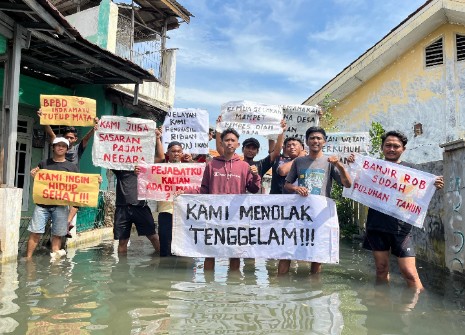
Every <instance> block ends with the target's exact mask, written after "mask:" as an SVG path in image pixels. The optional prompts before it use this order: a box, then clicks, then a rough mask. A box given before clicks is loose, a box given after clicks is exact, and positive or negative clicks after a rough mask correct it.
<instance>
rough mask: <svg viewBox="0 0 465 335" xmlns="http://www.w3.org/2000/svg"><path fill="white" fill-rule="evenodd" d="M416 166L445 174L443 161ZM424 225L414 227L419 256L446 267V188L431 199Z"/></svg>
mask: <svg viewBox="0 0 465 335" xmlns="http://www.w3.org/2000/svg"><path fill="white" fill-rule="evenodd" d="M415 168H416V169H418V170H421V171H425V172H429V173H432V174H434V175H436V176H441V175H443V174H444V172H443V170H444V164H443V161H436V162H430V163H424V164H418V165H416V166H415ZM446 185H447V183H446ZM423 227H424V229H419V228H414V229H413V238H414V241H415V248H416V252H417V257H418V258H419V259H422V260H424V261H426V262H428V263H430V264H434V265H436V266H439V267H441V268H444V267H446V243H445V236H444V189H443V190H438V191H436V193H435V194H434V196H433V198H432V199H431V202H430V205H429V208H428V214H427V216H426V218H425V222H424V224H423Z"/></svg>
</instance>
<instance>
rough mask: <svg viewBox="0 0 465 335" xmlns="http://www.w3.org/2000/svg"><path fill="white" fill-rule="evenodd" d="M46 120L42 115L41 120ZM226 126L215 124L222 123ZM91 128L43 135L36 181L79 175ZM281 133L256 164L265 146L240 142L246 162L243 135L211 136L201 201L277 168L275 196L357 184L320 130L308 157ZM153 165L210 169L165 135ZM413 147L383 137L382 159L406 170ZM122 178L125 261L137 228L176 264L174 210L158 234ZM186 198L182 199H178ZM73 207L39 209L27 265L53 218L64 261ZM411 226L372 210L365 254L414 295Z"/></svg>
mask: <svg viewBox="0 0 465 335" xmlns="http://www.w3.org/2000/svg"><path fill="white" fill-rule="evenodd" d="M38 115H39V117H41V112H40V111H39V112H38ZM220 121H221V119H219V120H217V122H220ZM95 124H96V125H95V127H94V128H92V129H91V130H90V131H89V132H88V133H87V134H86V135H85V136H84V137H83V139H82V140H81V141H80V142H79V141H78V137H77V132H76V129H75V128H74V127H67V128H65V129H64V131H63V134H62V135H59V136H56V135H55V133H54V132H53V130H52V129H51V128H50V126H45V130H46V132H47V133H48V135H49V136H50V140H51V143H52V151H53V154H52V157H51V158H49V159H46V160H44V161H42V162H40V163H39V165H38V166H37V167H35V168H33V169H32V170H31V176H32V177H34V176H35V174H36V173H37V171H38V170H39V169H44V168H46V169H49V170H57V171H68V172H77V171H79V159H80V157H81V156H82V154H83V152H84V150H85V149H86V147H87V144H88V141H89V139H90V137H91V136H92V134H93V132H94V130H95V129H97V127H98V126H97V124H98V119H97V118H96V119H95ZM281 127H282V133H281V134H280V135H279V136H278V138H277V139H276V141H272V140H270V143H269V151H268V155H267V156H266V157H265V158H263V159H261V160H257V161H255V160H254V158H255V157H256V156H257V154H258V153H259V150H260V142H259V141H258V140H257V139H255V138H253V137H252V138H247V139H245V140H244V141H243V142H242V153H243V156H244V157H243V160H241V158H240V156H239V155H238V154H236V150H237V149H238V148H239V147H240V141H239V137H240V135H239V133H238V132H237V131H236V130H235V129H232V128H228V129H226V130H224V131H223V132H222V133H219V132H216V134H214V132H210V134H209V135H210V137H209V139H210V140H211V139H212V138H213V137H215V141H216V148H217V151H218V153H219V156H217V157H213V158H211V159H210V158H209V159H207V161H208V162H207V165H206V168H205V171H204V174H203V179H202V183H201V187H200V189H199V193H201V194H245V193H259V192H260V191H261V179H262V177H263V176H264V174H265V173H266V172H267V171H268V170H269V169H270V168H271V169H272V179H271V189H270V194H299V195H301V196H303V197H306V196H308V195H310V194H316V195H321V196H325V197H330V193H331V188H332V183H333V180H334V181H335V182H337V183H338V184H341V185H343V186H344V187H351V184H352V180H351V176H350V174H349V172H348V171H347V169H346V167H345V166H344V164H343V163H342V162H341V161H340V159H339V157H338V156H329V157H328V156H325V155H324V153H323V146H324V145H325V143H326V138H327V137H326V132H325V130H324V129H323V128H321V127H310V128H308V129H307V131H306V133H305V141H306V143H305V144H306V145H307V146H308V149H307V151H306V150H305V149H304V143H303V141H302V140H301V139H300V138H298V137H288V138H285V134H284V133H285V130H286V123H285V121H284V120H283V121H282V122H281ZM154 136H155V137H156V153H155V161H154V162H155V163H167V164H169V163H181V162H194V161H202V160H204V161H205V157H204V156H201V155H200V156H197V157H195V159H193V157H192V155H190V154H184V153H183V149H182V145H181V143H179V142H176V141H172V142H170V143H169V144H168V147H167V151H166V153H165V151H164V148H163V144H162V140H161V136H162V134H161V130H160V129H157V130H156V131H155V134H154ZM406 146H407V137H406V136H405V135H404V134H402V133H401V132H399V131H388V132H386V133H385V134H383V135H382V137H381V150H382V153H383V155H384V159H385V160H386V161H389V162H391V163H396V164H402V165H405V166H408V163H405V162H403V161H402V160H401V156H402V153H403V152H404V151H405V149H406ZM353 161H354V157H353V155H352V156H350V157H349V159H348V162H349V164H350V163H351V162H353ZM112 171H113V173H114V174H115V176H116V181H117V182H116V210H115V215H114V230H113V231H114V239H115V240H118V252H119V253H126V252H127V248H128V242H129V238H130V233H131V229H132V225H133V224H135V227H136V229H137V232H138V234H139V235H143V236H147V238H148V239H149V240H150V242H151V243H152V245H153V247H154V249H155V250H156V251H157V252H159V254H160V256H161V257H166V256H172V254H171V241H172V228H173V202H169V201H159V202H158V220H157V221H158V227H157V226H156V224H155V220H154V218H153V215H152V213H151V210H150V208H149V207H148V206H147V202H146V201H145V200H138V196H137V174H138V173H139V172H140V170H139V168H138V167H136V168H135V170H134V171H118V170H112ZM434 185H435V186H436V188H437V189H441V188H442V187H443V186H444V180H443V177H442V176H438V177H437V178H436V180H435V184H434ZM181 193H183V191H178V192H177V195H179V194H181ZM77 210H78V208H76V207H73V206H58V205H57V206H53V205H43V204H36V206H35V208H34V214H33V217H32V220H31V223H30V225H29V227H28V230H29V231H30V235H29V240H28V245H27V258H31V257H32V255H33V252H34V250H35V249H36V247H37V245H38V243H39V241H40V237H41V234H43V233H44V231H45V226H46V224H47V221H48V220H49V218H51V219H52V222H53V223H52V230H51V232H52V246H51V247H52V249H51V257H52V259H57V258H60V257H62V256H64V255H65V254H66V251H65V250H63V249H61V245H62V238H63V237H65V236H67V237H68V238H69V237H71V235H70V230H71V228H72V227H73V226H75V220H76V212H77ZM411 230H412V226H411V225H410V224H408V223H405V222H403V221H401V220H399V219H397V218H394V217H392V216H389V215H387V214H384V213H381V212H379V211H377V210H374V209H371V208H370V209H369V211H368V216H367V222H366V236H365V240H364V243H363V246H364V248H366V249H369V250H371V251H372V252H373V256H374V260H375V266H376V280H377V282H388V281H389V254H390V253H392V254H393V255H395V256H396V257H397V260H398V264H399V269H400V271H401V273H402V275H403V277H404V279H405V280H406V282H407V285H408V286H409V287H412V288H415V289H418V290H422V289H423V286H422V283H421V281H420V278H419V275H418V272H417V269H416V264H415V250H414V244H413V240H412V235H411ZM229 266H230V270H231V271H235V270H239V268H240V259H239V258H230V260H229ZM290 266H291V260H289V259H282V260H279V263H278V274H279V275H284V274H286V273H288V272H289V269H290ZM214 267H215V259H214V258H209V257H207V258H205V261H204V270H205V271H211V270H213V269H214ZM320 271H321V264H320V263H316V262H313V263H312V264H311V273H312V274H317V273H319V272H320Z"/></svg>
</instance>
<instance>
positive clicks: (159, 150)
mask: <svg viewBox="0 0 465 335" xmlns="http://www.w3.org/2000/svg"><path fill="white" fill-rule="evenodd" d="M161 129H162V128H161V127H160V128H158V129H155V137H156V143H155V148H156V149H155V163H162V162H164V161H165V151H164V150H163V143H162V141H161V132H162V130H161Z"/></svg>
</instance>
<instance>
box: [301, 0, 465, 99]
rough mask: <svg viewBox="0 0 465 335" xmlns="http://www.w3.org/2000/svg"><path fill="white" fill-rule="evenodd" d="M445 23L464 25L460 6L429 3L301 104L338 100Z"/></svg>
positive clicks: (447, 1) (436, 1)
mask: <svg viewBox="0 0 465 335" xmlns="http://www.w3.org/2000/svg"><path fill="white" fill-rule="evenodd" d="M445 23H461V24H465V11H464V10H463V3H457V1H451V0H430V1H427V2H426V3H425V4H423V5H422V6H421V7H420V8H419V9H417V11H415V12H414V13H413V14H411V15H410V16H409V17H408V18H407V19H406V20H404V21H403V22H401V23H400V24H399V25H398V26H397V27H395V28H394V29H393V30H391V31H390V32H389V33H388V34H387V35H386V36H385V37H383V39H381V40H380V41H379V42H378V43H376V44H375V45H374V46H373V47H371V48H370V49H368V50H367V51H366V52H365V53H364V54H362V55H361V56H360V57H359V58H357V59H356V60H355V61H354V62H352V63H351V64H350V65H348V66H347V67H346V68H345V69H343V70H342V71H341V72H340V73H339V74H337V75H336V76H335V77H334V78H333V79H331V80H330V81H329V82H327V83H326V84H325V85H324V86H323V87H321V88H320V89H319V90H318V91H316V92H315V93H314V94H313V95H311V96H310V97H309V98H307V99H306V100H305V101H304V102H303V104H306V105H315V104H318V103H321V102H322V101H323V100H324V97H325V95H326V94H327V93H330V94H331V98H332V99H336V100H339V101H340V100H342V99H344V98H345V97H346V96H348V95H349V94H351V93H352V92H353V91H354V90H356V89H357V88H358V87H360V86H361V85H363V83H365V82H366V81H368V80H369V79H370V78H372V77H373V76H374V75H376V74H377V73H379V72H380V71H381V70H382V69H384V68H385V67H386V66H387V65H389V64H391V63H392V62H393V61H395V60H396V59H398V58H399V57H400V56H401V55H402V54H404V53H405V52H406V51H407V50H408V49H409V48H410V47H411V46H412V44H415V43H417V42H418V41H420V40H421V39H422V38H424V37H425V36H426V35H427V34H428V33H431V32H432V31H434V30H435V29H437V28H438V27H440V26H441V25H443V24H445Z"/></svg>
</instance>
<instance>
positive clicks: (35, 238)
mask: <svg viewBox="0 0 465 335" xmlns="http://www.w3.org/2000/svg"><path fill="white" fill-rule="evenodd" d="M69 145H70V144H69V141H68V140H67V139H66V138H64V137H56V138H55V139H54V140H53V142H52V150H53V156H52V158H48V159H46V160H43V161H41V162H40V163H39V165H38V166H37V167H36V168H34V169H32V170H31V176H32V178H34V177H35V176H36V174H37V172H38V171H39V170H40V169H47V170H55V171H67V172H78V168H77V166H76V165H75V164H73V163H71V162H69V161H68V160H66V158H65V155H66V152H67V151H68V148H69ZM76 212H77V208H76V207H73V206H70V207H69V206H66V205H65V206H62V205H56V206H55V205H43V204H39V203H36V206H35V208H34V213H33V215H32V220H31V223H30V224H29V227H28V230H29V232H30V234H29V239H28V242H27V251H26V258H28V259H30V258H31V257H32V254H33V253H34V250H35V249H36V248H37V245H38V244H39V241H40V237H41V236H42V234H43V233H44V232H45V226H46V224H47V222H48V220H49V219H50V218H51V219H52V252H51V253H50V256H51V257H52V259H54V258H59V257H61V256H64V255H66V251H65V250H63V249H61V250H60V248H61V238H62V237H63V236H66V234H67V231H68V224H69V223H70V222H71V221H72V220H73V218H74V216H75V215H76Z"/></svg>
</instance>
